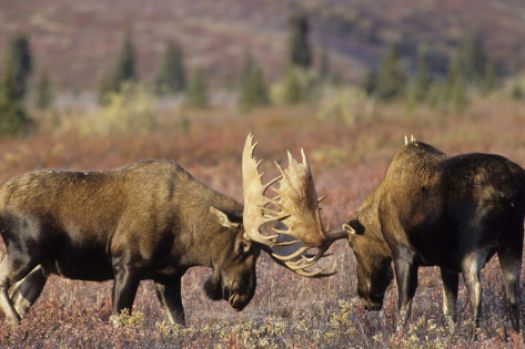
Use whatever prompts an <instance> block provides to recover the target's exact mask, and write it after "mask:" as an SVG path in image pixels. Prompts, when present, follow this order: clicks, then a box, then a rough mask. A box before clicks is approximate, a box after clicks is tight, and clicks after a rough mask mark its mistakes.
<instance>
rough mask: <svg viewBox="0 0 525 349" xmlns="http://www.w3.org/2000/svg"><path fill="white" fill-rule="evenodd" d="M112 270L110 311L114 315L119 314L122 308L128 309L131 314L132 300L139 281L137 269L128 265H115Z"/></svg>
mask: <svg viewBox="0 0 525 349" xmlns="http://www.w3.org/2000/svg"><path fill="white" fill-rule="evenodd" d="M114 270H115V281H114V283H113V294H112V303H113V304H112V313H113V315H115V316H119V315H120V313H121V312H122V310H124V309H128V311H129V313H130V314H131V308H132V306H133V300H134V299H135V294H136V293H137V288H138V287H139V283H140V275H139V273H138V272H137V270H134V269H133V268H130V267H128V266H124V267H117V268H114Z"/></svg>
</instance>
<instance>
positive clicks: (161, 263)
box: [0, 135, 347, 324]
mask: <svg viewBox="0 0 525 349" xmlns="http://www.w3.org/2000/svg"><path fill="white" fill-rule="evenodd" d="M254 148H255V145H254V144H253V138H252V136H251V135H249V136H248V137H247V139H246V144H245V147H244V151H243V158H242V175H243V191H244V206H243V205H241V204H239V203H238V202H236V201H234V200H233V199H231V198H229V197H228V196H225V195H223V194H220V193H218V192H216V191H214V190H212V189H210V188H208V187H206V186H204V185H203V184H201V183H200V182H198V181H197V180H195V179H194V178H193V177H192V176H191V175H190V174H189V173H188V172H186V171H185V170H184V169H183V168H181V167H180V166H179V165H178V164H177V163H175V162H173V161H145V162H139V163H135V164H132V165H128V166H124V167H121V168H118V169H115V170H110V171H104V172H71V171H60V170H39V171H34V172H30V173H27V174H24V175H21V176H19V177H15V178H13V179H11V180H8V181H7V182H6V183H5V184H3V185H2V187H1V188H0V229H1V230H0V232H1V235H2V238H3V240H4V242H5V245H6V252H5V254H4V255H3V258H2V260H1V262H0V306H1V308H2V310H3V312H4V313H5V314H6V316H7V317H8V318H9V319H11V320H15V321H19V320H20V319H21V317H23V316H24V315H25V314H26V313H27V311H28V309H29V307H30V306H31V305H32V304H33V303H34V302H35V301H36V299H37V298H38V296H39V295H40V293H41V291H42V289H43V287H44V285H45V283H46V279H47V277H48V276H49V275H50V274H56V275H60V276H63V277H65V278H69V279H80V280H93V281H104V280H111V279H113V280H114V282H113V292H112V312H113V314H114V315H118V314H119V313H120V312H121V311H122V310H124V309H128V310H129V311H131V308H132V305H133V301H134V298H135V294H136V291H137V288H138V286H139V283H140V281H141V280H145V279H151V280H153V281H154V282H155V286H156V291H157V295H158V298H159V300H160V301H161V304H162V305H163V307H164V308H165V310H166V313H167V315H168V318H169V319H170V320H171V321H172V322H174V323H180V324H183V323H184V311H183V306H182V300H181V277H182V275H183V274H184V273H185V272H186V271H187V270H188V269H189V268H191V267H193V266H205V267H210V268H212V270H213V271H212V275H211V277H210V278H209V279H208V280H207V281H206V283H205V285H204V289H205V291H206V293H207V295H208V296H209V297H210V298H211V299H213V300H219V299H224V300H227V301H228V302H229V303H230V304H231V306H232V307H233V308H235V309H237V310H242V309H243V308H244V307H245V306H246V305H247V304H248V303H249V302H250V300H251V299H252V297H253V295H254V292H255V287H256V275H255V264H256V261H257V258H258V256H259V254H260V251H261V250H263V251H265V252H268V253H269V254H270V255H271V256H272V258H274V260H276V261H277V262H278V263H279V264H281V265H283V266H285V267H287V268H289V269H291V270H293V271H295V272H296V273H299V274H301V275H305V276H326V275H330V272H324V271H323V270H322V269H319V268H317V267H315V266H314V264H316V262H317V261H318V260H319V259H320V258H322V257H323V256H324V253H325V251H326V250H327V249H328V247H329V246H330V244H331V243H332V242H333V241H335V240H336V239H339V238H344V237H346V235H347V234H346V232H344V231H337V232H333V233H327V232H325V230H324V228H323V224H322V221H321V218H320V215H319V206H318V199H317V194H316V191H315V187H314V182H313V178H312V174H311V171H310V167H309V165H308V162H307V160H306V157H305V156H304V152H303V153H302V155H303V159H302V163H299V162H297V161H296V160H295V159H294V158H293V157H292V156H289V159H288V160H289V164H288V168H286V169H284V170H283V169H282V168H281V167H280V166H278V169H279V170H280V175H279V176H277V177H276V178H275V179H273V180H272V181H270V182H269V183H268V184H266V185H263V184H262V182H261V175H260V174H259V171H258V165H259V162H257V161H255V159H254V158H253V151H254ZM274 183H278V186H277V188H276V187H275V186H273V187H272V185H273V184H274ZM270 187H272V188H273V189H274V191H276V193H277V195H276V196H275V197H273V198H270V197H268V196H267V193H266V191H267V189H269V188H270ZM267 226H270V229H274V230H275V232H273V233H271V234H269V233H268V232H267V230H268V229H267ZM275 227H278V228H279V229H276V228H275ZM282 235H287V236H289V237H290V238H288V239H284V240H285V241H283V239H280V238H279V237H280V236H282ZM279 245H287V246H292V247H293V246H295V248H293V249H292V252H290V254H288V255H282V253H275V251H274V249H276V248H277V247H278V246H279ZM311 248H314V250H315V253H312V252H311Z"/></svg>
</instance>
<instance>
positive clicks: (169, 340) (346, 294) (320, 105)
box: [0, 0, 525, 347]
mask: <svg viewBox="0 0 525 349" xmlns="http://www.w3.org/2000/svg"><path fill="white" fill-rule="evenodd" d="M524 38H525V2H523V1H521V0H506V1H495V0H461V1H458V0H398V1H384V0H324V1H321V0H302V1H301V0H258V1H254V0H214V1H209V0H199V1H195V0H192V1H189V0H151V1H143V0H112V1H104V0H90V1H70V0H54V1H46V0H24V1H20V0H1V1H0V180H2V181H3V180H5V179H7V178H9V177H11V176H13V175H17V174H21V173H23V172H26V171H29V170H33V169H37V168H48V167H58V168H67V169H94V170H100V169H108V168H112V167H116V166H120V165H123V164H126V163H129V162H133V161H137V160H142V159H149V158H169V159H175V160H177V161H178V162H180V163H181V164H182V165H183V166H184V167H185V168H187V169H188V170H189V171H190V172H191V173H192V174H193V175H194V176H195V177H196V178H198V179H199V180H201V181H203V182H204V183H205V184H207V185H210V186H211V187H213V188H215V189H217V190H219V191H221V192H223V193H225V194H227V195H230V196H232V197H234V198H235V199H237V200H239V201H240V200H241V199H242V189H241V185H240V183H241V178H240V153H241V147H242V144H243V140H244V138H245V136H246V134H247V133H248V132H250V131H255V133H256V137H257V138H258V139H259V140H260V141H261V146H260V147H259V148H258V152H259V153H258V156H259V157H261V158H265V159H268V160H277V161H283V160H284V151H285V150H286V149H290V150H292V152H295V153H296V154H297V152H298V149H299V148H300V147H304V148H305V150H306V151H307V154H308V155H309V157H310V160H311V163H312V167H313V171H314V176H315V179H316V183H317V188H318V192H319V193H320V195H324V194H328V197H327V199H326V201H325V202H324V206H325V207H324V210H323V219H324V221H325V224H326V225H327V226H328V227H337V226H338V225H339V224H341V223H342V222H344V220H345V219H347V218H348V217H350V215H351V213H352V212H353V211H354V210H356V209H357V208H358V207H359V204H360V203H361V201H362V200H363V199H364V197H365V196H366V195H367V194H368V193H369V192H370V191H371V190H372V189H373V188H374V186H375V185H376V184H377V183H378V182H379V181H380V180H381V178H382V177H383V175H384V173H385V171H386V169H387V167H388V164H389V162H390V161H391V159H392V157H393V155H394V154H395V152H396V150H397V149H399V148H400V147H401V146H402V145H403V136H404V135H405V134H414V135H415V136H416V138H417V139H418V140H423V141H426V142H429V143H431V144H433V145H435V146H436V147H438V148H440V149H442V150H443V151H445V152H447V153H451V154H457V153H459V152H471V151H484V152H495V153H500V154H503V155H505V156H507V157H509V158H511V159H512V160H514V161H516V162H517V163H519V164H521V165H524V164H525V136H524V134H523V132H522V130H523V126H525V75H524V74H523V72H524V69H525V41H524V40H523V39H524ZM272 171H273V169H268V170H267V171H266V172H268V173H269V174H268V175H269V176H270V173H271V172H272ZM335 251H336V259H335V263H337V265H339V266H340V268H339V269H340V272H339V273H338V274H337V275H336V276H335V277H332V278H330V279H327V280H325V281H319V280H317V281H315V280H313V281H312V280H305V279H301V278H299V277H297V276H295V275H292V274H291V273H289V272H286V271H283V270H282V269H280V268H279V267H278V266H275V265H274V264H273V263H272V262H271V261H268V259H267V258H266V257H265V256H262V258H261V260H262V261H261V262H260V263H259V267H258V272H259V286H258V290H257V294H256V297H255V298H254V300H253V302H252V304H251V305H250V306H249V307H248V308H247V310H245V311H244V312H243V313H241V314H238V313H235V312H234V311H232V310H231V309H229V308H228V306H227V305H225V304H222V303H212V302H211V301H209V300H207V299H206V298H205V296H204V295H203V293H202V291H201V290H200V284H201V283H202V281H203V280H204V277H205V275H206V274H207V273H208V271H206V270H201V269H197V270H196V271H192V272H190V273H188V275H187V276H186V277H185V279H184V280H185V281H184V282H185V286H184V289H183V295H184V303H185V305H186V310H187V317H188V323H189V329H187V330H182V329H178V330H177V331H178V332H177V331H174V330H173V329H172V328H170V327H169V326H168V325H167V324H166V323H165V322H163V319H164V318H163V314H162V313H161V311H160V308H159V305H158V302H157V301H156V299H155V297H152V294H153V292H154V291H153V286H152V285H150V284H148V283H145V286H144V287H143V288H142V289H141V291H140V292H139V297H138V298H137V302H136V309H138V313H139V314H143V317H140V318H138V319H135V320H137V322H133V321H131V322H130V324H129V327H126V328H124V329H113V328H111V327H110V326H108V325H107V318H108V317H109V314H110V302H109V300H110V298H109V296H110V284H108V283H105V284H97V283H85V282H73V281H66V280H62V279H58V278H52V281H51V282H50V283H49V285H48V286H47V287H46V289H45V291H44V295H43V296H42V299H41V300H40V301H39V302H38V303H37V304H36V306H35V308H34V310H32V314H33V316H30V318H29V319H28V320H24V321H25V322H24V323H23V324H22V326H20V327H18V328H17V329H8V328H7V329H6V328H5V327H4V326H2V328H1V329H0V344H2V345H3V346H15V347H17V346H23V347H36V346H44V347H45V346H48V347H57V346H61V347H68V346H73V347H74V346H79V345H86V343H87V344H88V345H89V346H92V347H112V346H116V347H119V346H121V347H122V346H123V347H135V346H139V347H140V346H141V345H142V346H144V345H145V344H144V343H149V344H148V345H150V346H153V347H158V346H164V345H175V346H189V347H191V346H195V347H203V346H215V345H219V346H220V345H223V346H226V347H231V346H233V347H235V346H237V347H244V346H251V344H250V343H252V344H253V343H256V344H254V345H253V346H262V347H264V346H277V347H283V346H284V347H290V346H292V347H293V346H294V345H298V346H300V347H330V346H332V347H339V346H358V347H359V346H361V347H373V346H376V347H384V346H398V347H403V346H410V345H413V344H414V345H420V344H421V343H423V344H425V343H427V344H429V345H430V344H436V343H438V345H441V346H445V347H449V346H454V345H459V346H461V345H470V344H469V343H470V341H471V339H470V338H469V337H468V336H463V334H462V333H458V334H457V335H455V336H448V335H447V333H446V331H444V330H443V328H442V325H443V319H442V316H441V314H440V290H439V288H440V286H441V284H440V282H437V281H436V278H437V277H438V274H437V272H436V271H435V270H433V269H432V268H428V269H426V270H425V271H422V272H421V273H420V275H421V278H420V279H421V281H420V288H419V289H418V294H417V296H416V300H415V310H414V313H415V315H414V316H415V319H416V320H417V321H415V322H414V323H415V325H414V326H415V327H413V328H412V332H410V333H411V335H413V337H410V336H399V334H396V333H395V332H394V331H393V318H394V314H395V296H394V293H395V292H393V291H390V292H389V293H388V297H387V301H386V302H385V310H384V311H383V312H380V313H378V314H373V313H372V314H370V313H366V312H364V310H363V308H362V307H361V305H360V302H359V301H358V299H357V298H356V280H355V275H354V264H355V261H354V258H353V255H352V253H351V251H350V249H349V248H348V246H347V245H346V244H344V243H343V242H341V243H338V244H337V245H336V246H335ZM493 264H494V263H491V264H490V266H489V268H487V270H488V272H486V274H485V275H486V280H485V281H484V287H487V289H488V292H485V290H484V292H485V293H484V307H485V309H489V311H488V312H485V315H484V318H483V321H484V326H482V327H484V328H485V329H486V330H485V332H483V335H482V336H481V337H478V341H481V342H482V344H484V345H487V346H489V347H490V346H492V345H495V344H498V343H499V344H501V343H503V340H504V339H505V338H507V339H508V337H507V332H506V328H507V327H506V326H507V325H506V324H505V323H504V322H502V321H501V319H502V318H504V312H503V298H502V288H501V287H502V286H501V280H500V276H499V273H498V272H497V268H495V267H494V265H493ZM83 285H89V287H87V288H86V287H83ZM485 285H488V286H485ZM394 288H395V287H394ZM461 295H462V296H463V293H461ZM461 302H463V303H461ZM460 303H461V304H460V306H462V304H464V301H460ZM94 305H95V306H94ZM77 306H78V307H77ZM463 309H464V307H463ZM465 312H467V313H468V310H465ZM141 316H142V315H141ZM86 319H87V320H86ZM217 319H218V320H217ZM421 319H423V320H421ZM132 320H133V318H132ZM420 320H421V321H423V322H421V321H420ZM418 321H419V322H418ZM74 324H81V325H79V326H75V325H74ZM137 324H138V325H137ZM436 325H437V326H436ZM210 326H211V327H210ZM91 333H97V335H96V336H93V335H92V334H91ZM218 333H219V334H218ZM298 338H299V339H298ZM518 340H519V339H518ZM411 341H412V342H411ZM511 343H512V342H511ZM499 344H498V345H499ZM501 345H503V346H505V345H506V344H501ZM146 346H147V345H146Z"/></svg>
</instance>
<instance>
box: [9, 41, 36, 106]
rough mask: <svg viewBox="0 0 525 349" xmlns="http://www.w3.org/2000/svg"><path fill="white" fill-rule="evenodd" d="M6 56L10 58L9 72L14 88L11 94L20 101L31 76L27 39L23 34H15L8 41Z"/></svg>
mask: <svg viewBox="0 0 525 349" xmlns="http://www.w3.org/2000/svg"><path fill="white" fill-rule="evenodd" d="M7 54H8V55H9V56H10V58H9V61H10V62H11V63H9V64H10V65H11V68H10V70H11V71H12V74H13V79H14V82H13V83H14V86H13V91H12V92H13V93H14V94H15V95H16V96H17V98H19V99H22V98H24V96H25V95H26V93H27V80H28V79H29V76H30V75H31V70H32V68H33V62H32V58H31V49H30V46H29V39H28V38H27V36H26V35H24V34H21V33H19V34H16V35H15V36H14V37H12V38H11V40H10V41H9V46H8V48H7Z"/></svg>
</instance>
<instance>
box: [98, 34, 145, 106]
mask: <svg viewBox="0 0 525 349" xmlns="http://www.w3.org/2000/svg"><path fill="white" fill-rule="evenodd" d="M135 66H136V58H135V45H134V44H133V40H132V38H131V34H130V33H129V32H128V33H126V36H125V38H124V42H123V43H122V47H121V49H120V52H119V54H118V57H117V60H116V61H115V64H114V65H113V68H112V70H111V71H110V73H109V74H108V76H107V77H106V78H105V79H104V81H103V82H102V87H101V90H100V101H101V102H102V103H106V102H107V98H108V96H109V94H111V93H115V92H120V91H121V89H122V85H123V84H124V83H126V82H132V81H134V80H136V79H137V74H136V70H135V69H136V68H135Z"/></svg>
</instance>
